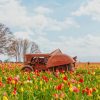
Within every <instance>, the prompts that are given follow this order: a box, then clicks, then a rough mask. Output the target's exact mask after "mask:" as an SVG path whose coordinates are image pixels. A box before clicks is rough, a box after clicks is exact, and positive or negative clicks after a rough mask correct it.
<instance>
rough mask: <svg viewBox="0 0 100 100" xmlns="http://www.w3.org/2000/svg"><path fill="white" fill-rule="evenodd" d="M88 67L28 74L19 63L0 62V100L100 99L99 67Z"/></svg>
mask: <svg viewBox="0 0 100 100" xmlns="http://www.w3.org/2000/svg"><path fill="white" fill-rule="evenodd" d="M91 66H92V68H91ZM91 66H90V65H85V64H81V65H79V66H78V68H77V69H76V70H75V71H74V72H72V71H70V72H64V70H62V71H58V70H56V72H55V73H54V72H50V71H49V70H48V71H46V72H38V71H37V70H36V71H35V72H31V73H28V72H21V71H20V69H21V68H22V67H23V64H22V63H1V64H0V100H100V64H97V65H95V64H94V65H91ZM82 67H83V69H82Z"/></svg>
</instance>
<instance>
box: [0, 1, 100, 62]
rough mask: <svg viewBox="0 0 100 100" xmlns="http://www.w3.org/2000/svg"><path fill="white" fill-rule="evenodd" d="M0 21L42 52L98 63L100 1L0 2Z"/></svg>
mask: <svg viewBox="0 0 100 100" xmlns="http://www.w3.org/2000/svg"><path fill="white" fill-rule="evenodd" d="M0 22H1V23H3V24H5V25H6V26H8V27H9V28H10V30H11V31H12V32H13V33H14V35H15V36H16V37H17V38H19V37H20V38H28V39H31V40H33V41H35V42H36V43H37V44H38V45H39V47H40V49H41V51H42V52H51V51H52V50H54V49H56V48H60V49H61V50H62V51H63V52H64V53H66V54H69V55H71V56H76V55H77V56H78V59H79V60H80V61H100V0H0Z"/></svg>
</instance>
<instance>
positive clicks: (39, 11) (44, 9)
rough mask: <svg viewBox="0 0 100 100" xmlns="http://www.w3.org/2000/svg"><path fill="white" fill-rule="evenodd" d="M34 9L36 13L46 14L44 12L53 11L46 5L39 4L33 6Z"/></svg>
mask: <svg viewBox="0 0 100 100" xmlns="http://www.w3.org/2000/svg"><path fill="white" fill-rule="evenodd" d="M34 11H35V12H36V13H38V14H46V13H52V12H53V10H51V9H49V8H47V7H43V6H39V7H37V8H35V9H34Z"/></svg>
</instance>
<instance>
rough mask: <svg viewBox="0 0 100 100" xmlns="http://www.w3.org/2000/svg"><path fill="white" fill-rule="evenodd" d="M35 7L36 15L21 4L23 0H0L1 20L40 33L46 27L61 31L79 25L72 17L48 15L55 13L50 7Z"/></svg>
mask: <svg viewBox="0 0 100 100" xmlns="http://www.w3.org/2000/svg"><path fill="white" fill-rule="evenodd" d="M34 9H35V10H34V12H32V13H34V15H30V12H29V11H28V9H27V8H26V7H25V6H23V5H22V4H21V0H10V1H9V0H0V22H1V23H4V24H6V25H8V26H10V27H12V28H17V29H20V30H24V31H26V32H27V33H28V32H30V31H33V30H34V31H35V33H38V34H39V33H43V31H45V29H46V30H49V31H50V30H53V31H61V30H65V29H67V28H70V27H77V26H79V25H78V24H77V22H75V21H74V19H72V18H66V19H65V20H62V21H59V20H57V19H54V18H52V17H50V16H47V15H46V14H50V13H51V12H52V13H53V11H52V10H51V9H50V8H47V7H42V6H39V7H36V8H34ZM31 33H33V32H31Z"/></svg>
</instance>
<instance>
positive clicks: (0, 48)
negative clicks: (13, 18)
mask: <svg viewBox="0 0 100 100" xmlns="http://www.w3.org/2000/svg"><path fill="white" fill-rule="evenodd" d="M12 36H13V35H12V32H11V31H10V30H9V28H8V27H6V26H5V25H4V24H1V23H0V54H4V53H6V48H7V47H9V45H10V44H11V41H12Z"/></svg>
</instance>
